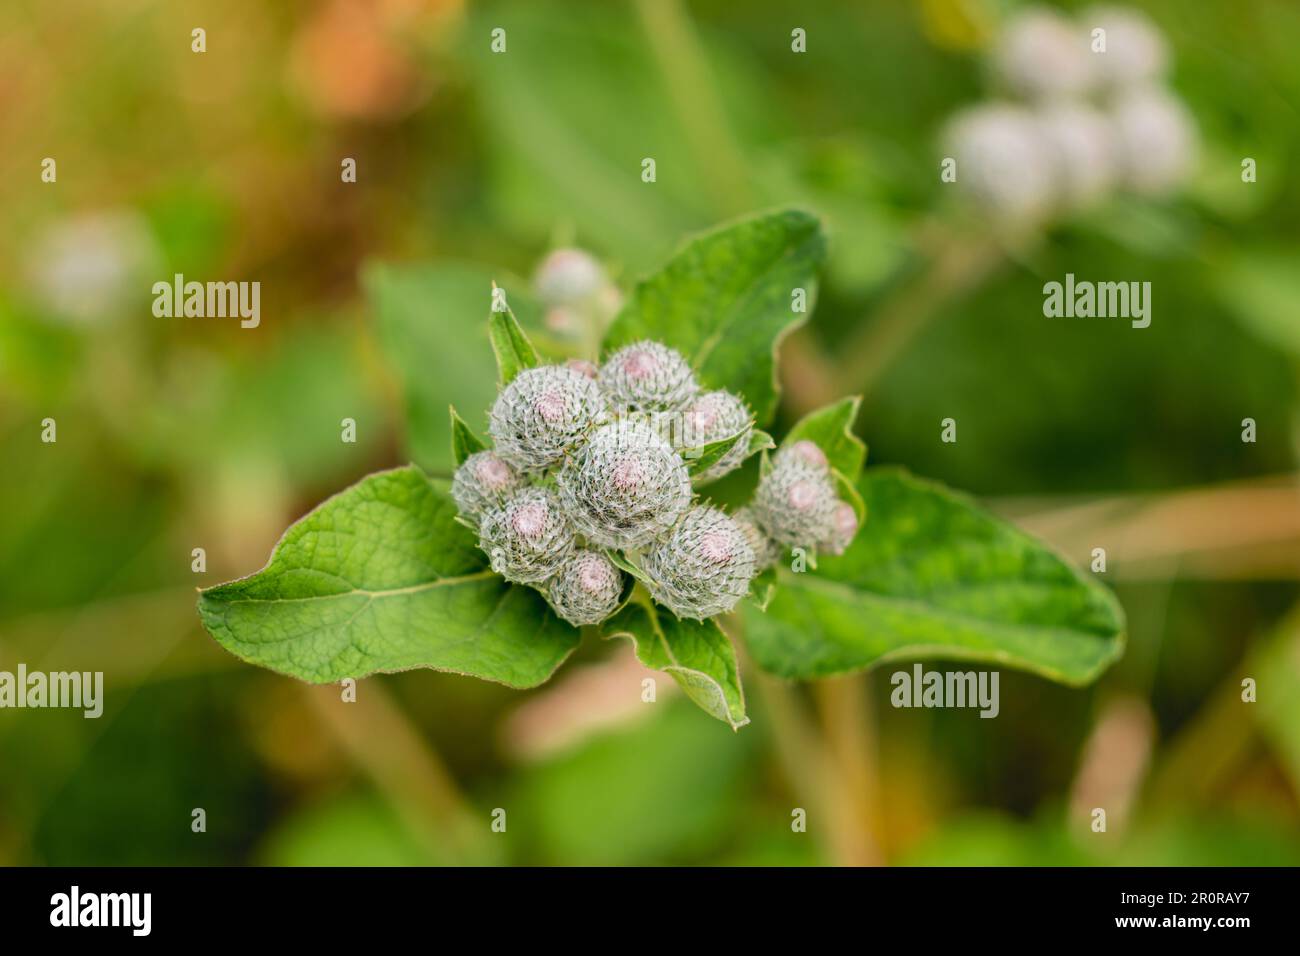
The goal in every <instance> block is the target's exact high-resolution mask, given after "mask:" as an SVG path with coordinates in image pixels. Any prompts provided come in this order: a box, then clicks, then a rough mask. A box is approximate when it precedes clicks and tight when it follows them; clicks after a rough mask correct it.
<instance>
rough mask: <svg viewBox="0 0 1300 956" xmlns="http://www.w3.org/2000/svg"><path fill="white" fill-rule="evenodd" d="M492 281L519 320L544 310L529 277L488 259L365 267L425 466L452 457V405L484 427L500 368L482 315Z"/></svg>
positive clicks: (412, 442)
mask: <svg viewBox="0 0 1300 956" xmlns="http://www.w3.org/2000/svg"><path fill="white" fill-rule="evenodd" d="M493 281H495V282H496V283H497V285H499V286H501V287H502V288H504V289H506V292H507V298H508V300H509V301H510V303H511V306H512V308H513V309H514V310H515V314H516V315H517V316H519V318H520V321H521V322H523V323H524V324H525V325H530V324H535V322H536V321H537V317H538V315H539V310H538V308H537V306H536V305H534V304H533V303H532V301H531V300H530V299H529V298H528V297H527V295H525V294H524V291H523V290H524V289H525V288H526V286H525V284H524V282H523V281H522V280H519V279H515V278H512V277H510V276H503V274H502V273H501V272H500V271H494V270H491V269H488V268H486V267H484V266H477V265H469V264H461V263H452V264H446V263H443V264H439V265H436V266H411V265H401V266H398V265H386V264H380V263H372V264H371V265H369V266H368V267H367V268H366V269H365V270H364V272H363V274H362V284H363V286H364V287H365V291H366V295H367V297H368V298H369V300H370V304H371V309H372V310H373V311H374V314H375V321H376V325H377V329H378V332H379V341H380V345H381V347H382V349H383V351H384V355H385V356H386V357H387V358H388V361H389V363H390V364H391V365H392V367H393V368H394V369H396V371H397V373H398V377H399V379H400V381H401V385H402V393H403V395H402V397H403V401H404V404H405V407H406V418H407V421H406V444H407V449H408V452H409V454H410V456H411V457H412V459H414V460H415V462H416V463H418V464H421V465H424V466H425V467H426V468H430V469H447V468H450V467H452V465H453V459H452V453H451V430H450V423H449V422H448V419H447V406H448V405H451V404H453V403H454V404H455V405H456V407H457V408H459V409H461V410H462V411H464V412H465V414H466V416H467V419H466V420H467V422H468V424H469V426H470V427H471V428H473V429H474V430H475V431H477V432H478V433H479V434H483V432H484V430H485V429H486V427H487V410H488V408H490V407H491V405H492V401H493V400H494V399H495V398H496V392H497V382H496V376H497V370H496V364H495V362H494V360H493V353H492V347H491V345H490V343H489V342H488V338H487V336H486V335H484V333H483V326H482V325H481V324H480V323H481V321H482V319H481V316H482V315H483V311H484V309H485V308H487V307H489V305H490V303H491V296H492V283H493Z"/></svg>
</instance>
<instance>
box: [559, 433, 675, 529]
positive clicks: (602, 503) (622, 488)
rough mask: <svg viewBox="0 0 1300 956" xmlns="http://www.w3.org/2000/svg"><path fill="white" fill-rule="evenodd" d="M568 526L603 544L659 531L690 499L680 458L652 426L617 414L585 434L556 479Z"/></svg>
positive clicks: (673, 518) (665, 527)
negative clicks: (615, 419) (588, 435)
mask: <svg viewBox="0 0 1300 956" xmlns="http://www.w3.org/2000/svg"><path fill="white" fill-rule="evenodd" d="M556 485H557V487H558V489H559V493H560V499H561V500H562V501H563V502H564V508H565V511H566V512H567V513H568V515H569V518H570V520H571V521H572V522H573V524H574V527H576V528H577V529H578V531H580V532H581V533H582V534H584V535H586V536H587V537H588V538H590V539H591V540H592V541H594V542H595V543H596V544H599V545H602V546H604V547H608V548H619V549H627V548H639V547H642V546H644V545H646V544H649V543H650V542H651V541H654V540H655V539H656V538H658V537H660V536H662V535H663V534H664V532H666V531H667V530H668V529H669V528H671V527H672V526H673V524H674V523H675V522H676V521H677V519H678V518H680V517H681V516H682V513H683V512H684V511H685V510H686V508H687V506H688V505H690V502H691V478H690V474H689V473H688V472H687V470H686V463H685V462H684V461H682V458H681V456H680V455H678V454H677V452H675V451H673V448H672V446H671V445H670V444H668V442H667V441H665V440H664V439H663V438H661V437H660V436H659V435H658V434H657V433H656V432H655V431H654V429H653V428H652V427H650V426H649V425H648V424H646V423H645V422H641V421H637V420H635V419H627V418H624V419H620V420H618V421H616V422H611V423H610V424H608V425H602V426H600V427H599V428H597V429H596V430H595V431H594V432H592V433H591V437H590V438H589V439H588V441H587V443H586V444H585V445H583V446H582V447H581V448H579V449H578V450H577V451H576V452H575V453H574V455H573V456H572V457H571V458H570V459H569V460H568V461H566V462H565V463H564V467H563V468H562V469H561V470H560V473H559V476H558V477H557V479H556Z"/></svg>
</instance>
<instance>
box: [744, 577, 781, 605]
mask: <svg viewBox="0 0 1300 956" xmlns="http://www.w3.org/2000/svg"><path fill="white" fill-rule="evenodd" d="M775 593H776V568H764V569H763V570H762V571H760V572H759V573H758V574H757V575H755V577H754V580H753V581H751V582H750V584H749V600H750V601H753V602H754V607H756V608H758V609H759V610H760V611H766V610H767V606H768V605H769V604H771V603H772V595H773V594H775Z"/></svg>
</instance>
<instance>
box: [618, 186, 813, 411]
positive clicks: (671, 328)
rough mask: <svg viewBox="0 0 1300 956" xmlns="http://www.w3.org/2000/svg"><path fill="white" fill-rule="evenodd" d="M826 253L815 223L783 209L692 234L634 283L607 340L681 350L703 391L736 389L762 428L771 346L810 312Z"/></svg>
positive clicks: (772, 399)
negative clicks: (801, 308)
mask: <svg viewBox="0 0 1300 956" xmlns="http://www.w3.org/2000/svg"><path fill="white" fill-rule="evenodd" d="M825 253H826V242H825V237H824V236H823V235H822V231H821V226H820V225H819V224H818V222H817V220H816V219H815V218H814V217H812V216H810V215H808V214H807V213H805V212H800V211H798V210H785V211H780V212H775V213H767V214H763V215H759V216H754V217H751V218H747V219H742V220H739V221H737V222H734V223H731V224H728V225H724V226H721V227H719V228H717V229H714V230H712V231H711V232H707V233H704V234H702V235H700V236H697V237H696V238H694V239H692V240H690V241H689V242H688V243H687V244H686V245H685V246H684V247H683V248H682V249H681V251H679V252H678V253H677V254H676V255H675V256H673V257H672V258H671V259H670V260H669V261H668V263H667V264H666V265H665V266H664V267H663V269H661V270H660V271H659V272H657V273H655V274H654V275H652V276H650V277H649V278H648V279H645V280H643V281H641V282H640V283H638V284H637V287H636V289H635V290H634V291H633V293H632V295H631V297H630V298H629V300H628V302H627V304H626V305H624V307H623V310H622V311H621V312H620V313H619V314H618V316H617V317H616V318H615V319H614V323H613V325H612V326H610V329H609V332H608V333H607V335H606V337H605V346H606V348H618V347H620V346H623V345H627V344H628V343H630V342H635V341H637V340H639V339H654V340H656V341H659V342H663V343H665V344H666V345H671V346H672V347H673V348H676V349H678V350H680V351H681V352H682V353H683V354H684V355H685V356H686V357H687V358H688V359H689V360H690V362H691V364H692V366H694V368H695V370H696V372H697V373H698V375H699V377H700V380H701V382H702V383H704V384H705V385H706V386H707V387H710V388H726V389H730V390H731V391H733V392H737V393H738V394H740V395H743V396H744V397H745V399H746V401H748V402H749V404H750V406H751V407H752V408H753V409H754V413H755V418H756V419H757V421H758V423H759V424H760V425H762V424H766V423H767V422H768V421H770V420H771V418H772V414H773V413H774V412H775V410H776V400H777V385H776V381H775V362H776V347H777V344H778V343H779V342H780V340H781V337H782V336H783V335H784V334H785V333H786V332H788V331H789V330H790V328H791V327H793V326H795V325H798V324H799V323H800V322H802V321H803V319H804V316H805V315H806V314H807V313H802V314H801V313H796V312H794V311H793V310H792V303H791V296H792V293H793V291H794V290H795V289H797V288H802V289H804V290H805V292H806V293H807V297H808V301H807V309H808V311H811V310H812V305H813V301H814V299H815V293H816V285H817V279H816V272H817V269H818V267H819V266H820V264H821V262H822V259H823V258H824V257H825Z"/></svg>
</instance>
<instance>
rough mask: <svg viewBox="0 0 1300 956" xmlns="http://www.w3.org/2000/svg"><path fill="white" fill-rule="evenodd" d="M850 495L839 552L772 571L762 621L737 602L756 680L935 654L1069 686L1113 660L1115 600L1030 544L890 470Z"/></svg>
mask: <svg viewBox="0 0 1300 956" xmlns="http://www.w3.org/2000/svg"><path fill="white" fill-rule="evenodd" d="M858 487H859V490H860V491H861V494H862V497H863V499H864V500H865V502H866V506H867V511H868V512H869V513H870V514H871V520H870V521H869V522H868V523H867V524H866V526H865V527H863V529H862V530H861V531H860V532H859V533H858V536H857V538H856V540H855V541H854V542H853V544H852V545H851V546H850V547H849V549H848V551H847V552H846V553H845V554H844V555H843V556H841V557H832V558H826V559H824V560H823V561H821V563H820V567H819V569H818V571H817V572H816V573H812V572H805V573H797V574H796V573H792V572H789V571H782V572H781V576H780V577H781V580H780V586H779V587H778V588H777V590H776V593H775V595H773V597H772V600H771V603H770V604H769V605H768V608H767V611H766V613H764V612H762V611H760V610H758V609H757V608H756V607H754V606H752V605H748V604H747V605H746V608H745V622H746V627H747V636H748V640H749V645H750V649H751V650H752V652H753V655H754V658H755V660H756V661H757V662H758V664H759V665H760V666H761V667H763V668H764V669H766V670H769V671H771V672H773V673H776V674H780V675H782V676H785V677H797V678H810V677H825V676H828V675H831V674H841V673H845V672H847V671H855V670H860V669H862V668H865V667H869V666H871V665H873V664H875V663H878V662H880V661H888V660H898V659H903V658H907V659H918V658H935V657H938V658H953V659H962V660H972V661H983V662H987V663H990V664H994V665H1002V666H1007V667H1017V668H1022V669H1024V670H1029V671H1033V672H1034V673H1037V674H1041V675H1043V676H1044V677H1049V678H1051V679H1053V680H1057V681H1061V682H1063V683H1066V684H1076V685H1077V684H1084V683H1086V682H1088V681H1090V680H1092V679H1094V678H1095V677H1096V676H1097V675H1098V674H1099V673H1101V671H1102V670H1103V669H1104V668H1105V667H1106V666H1107V665H1108V664H1110V663H1111V662H1112V661H1114V660H1115V659H1116V658H1117V657H1118V656H1119V655H1120V653H1121V652H1122V650H1123V646H1124V637H1123V634H1124V615H1123V611H1122V610H1121V609H1120V606H1119V604H1118V602H1116V600H1115V599H1114V597H1113V596H1112V595H1111V594H1110V592H1109V591H1108V590H1107V589H1106V588H1104V587H1103V586H1101V585H1100V584H1098V583H1096V582H1095V581H1093V580H1091V579H1090V578H1088V577H1086V576H1085V575H1084V574H1083V573H1081V572H1079V571H1077V570H1076V569H1074V568H1073V567H1071V566H1070V565H1069V564H1067V563H1066V562H1065V561H1064V560H1063V559H1061V558H1060V557H1058V556H1057V555H1056V554H1055V553H1053V552H1052V551H1051V550H1049V549H1048V548H1047V547H1045V546H1044V545H1042V544H1040V543H1039V542H1037V541H1035V540H1034V539H1033V538H1031V537H1029V536H1028V535H1026V534H1024V533H1023V532H1021V531H1019V530H1017V529H1016V528H1014V527H1013V526H1011V525H1009V524H1007V523H1006V522H1004V521H1002V520H1000V519H998V518H995V517H993V516H992V515H989V514H987V513H986V512H984V511H982V510H980V509H979V508H978V507H977V506H976V505H975V504H974V503H973V502H971V501H970V500H969V499H967V498H966V497H964V496H962V495H959V494H957V493H955V492H952V491H950V490H948V489H947V488H944V487H943V486H941V485H938V484H935V483H933V482H929V481H924V480H921V479H918V478H914V477H912V476H911V475H908V474H907V473H906V472H903V471H901V470H898V469H892V468H890V469H868V470H867V471H866V473H865V474H864V476H863V478H862V480H861V482H860V483H859V486H858Z"/></svg>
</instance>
